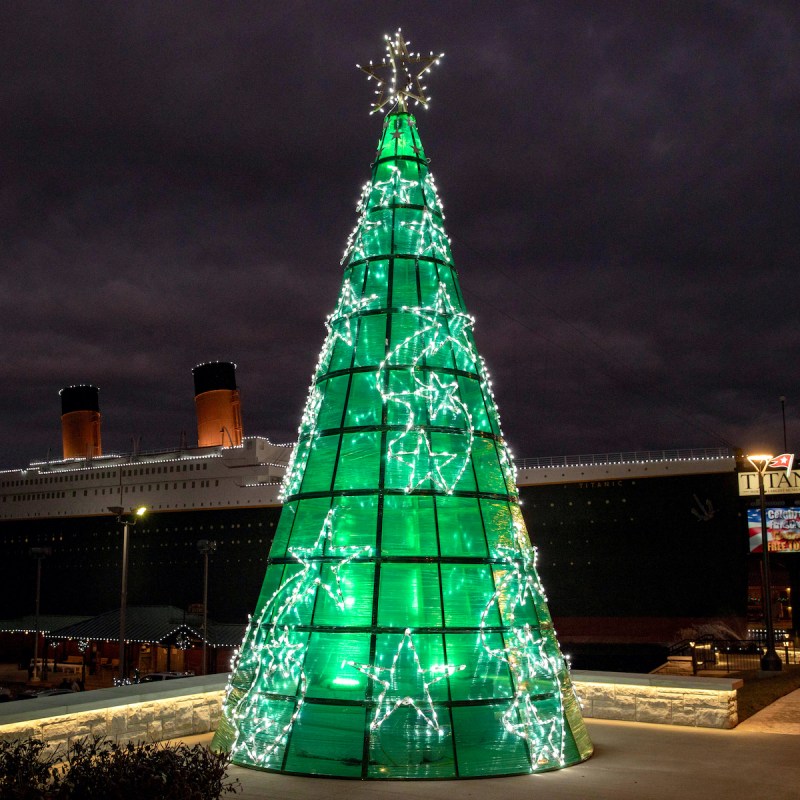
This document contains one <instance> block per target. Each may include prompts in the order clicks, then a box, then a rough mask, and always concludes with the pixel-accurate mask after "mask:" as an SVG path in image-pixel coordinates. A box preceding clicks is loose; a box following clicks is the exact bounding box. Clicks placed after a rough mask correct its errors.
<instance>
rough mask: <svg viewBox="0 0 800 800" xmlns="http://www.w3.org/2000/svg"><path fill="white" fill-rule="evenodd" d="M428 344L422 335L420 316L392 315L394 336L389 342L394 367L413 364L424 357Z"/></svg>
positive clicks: (409, 313) (411, 314)
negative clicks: (423, 353)
mask: <svg viewBox="0 0 800 800" xmlns="http://www.w3.org/2000/svg"><path fill="white" fill-rule="evenodd" d="M426 344H427V342H426V341H425V338H424V337H423V336H421V335H420V318H419V315H418V314H413V313H411V312H406V313H402V314H392V335H391V339H390V341H389V345H390V348H391V356H392V360H391V363H392V364H393V365H398V366H399V365H405V364H412V363H414V360H415V359H417V358H419V356H421V355H422V350H423V348H424V347H425V345H426Z"/></svg>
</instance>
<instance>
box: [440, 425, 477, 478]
mask: <svg viewBox="0 0 800 800" xmlns="http://www.w3.org/2000/svg"><path fill="white" fill-rule="evenodd" d="M470 440H472V446H473V447H474V446H475V442H477V441H478V440H477V439H475V438H474V437H471V436H469V434H467V433H432V434H431V449H432V450H433V452H434V453H436V454H441V455H437V456H436V466H437V468H438V471H439V473H440V474H441V476H442V480H443V481H444V484H445V485H446V486H447V487H448V489H455V490H457V491H462V492H474V491H475V476H474V475H473V474H472V468H471V467H470V464H469V450H468V449H467V446H468V445H469V443H470Z"/></svg>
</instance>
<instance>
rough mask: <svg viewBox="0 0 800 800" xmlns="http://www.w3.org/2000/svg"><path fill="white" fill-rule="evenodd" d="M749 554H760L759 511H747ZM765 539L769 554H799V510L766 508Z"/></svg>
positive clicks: (755, 509) (751, 509) (750, 509)
mask: <svg viewBox="0 0 800 800" xmlns="http://www.w3.org/2000/svg"><path fill="white" fill-rule="evenodd" d="M747 527H748V529H749V531H750V552H751V553H760V552H761V511H760V510H759V509H757V508H749V509H748V510H747ZM767 537H768V539H769V552H770V553H800V508H768V509H767Z"/></svg>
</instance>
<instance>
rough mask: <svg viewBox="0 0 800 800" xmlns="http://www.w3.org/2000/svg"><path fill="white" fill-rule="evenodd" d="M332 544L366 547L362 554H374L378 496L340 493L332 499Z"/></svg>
mask: <svg viewBox="0 0 800 800" xmlns="http://www.w3.org/2000/svg"><path fill="white" fill-rule="evenodd" d="M333 508H334V524H333V544H334V545H335V546H336V547H361V548H364V547H368V548H369V551H368V552H365V553H364V554H363V555H365V556H370V555H375V542H376V535H377V526H378V496H377V495H374V494H370V495H355V496H349V495H340V496H338V497H335V498H334V500H333Z"/></svg>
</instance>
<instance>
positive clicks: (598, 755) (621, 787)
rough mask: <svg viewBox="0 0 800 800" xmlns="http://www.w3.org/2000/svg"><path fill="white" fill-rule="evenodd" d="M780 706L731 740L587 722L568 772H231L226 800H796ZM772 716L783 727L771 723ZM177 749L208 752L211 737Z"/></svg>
mask: <svg viewBox="0 0 800 800" xmlns="http://www.w3.org/2000/svg"><path fill="white" fill-rule="evenodd" d="M783 700H785V701H787V702H786V703H784V704H782V709H781V708H778V709H775V708H774V706H776V705H778V704H777V703H776V704H773V706H770V707H769V708H768V709H764V711H761V712H759V713H758V714H756V715H755V716H753V717H752V718H751V720H747V721H746V722H745V723H742V725H740V726H739V727H738V728H735V729H734V730H732V731H721V730H710V729H707V728H681V727H677V726H672V725H647V724H642V723H635V722H612V721H605V720H593V719H589V720H587V721H586V724H587V726H588V728H589V734H590V736H591V737H592V741H593V742H594V745H595V753H594V755H593V756H592V758H590V759H589V760H588V761H586V762H585V763H583V764H578V765H577V766H574V767H569V768H567V769H563V770H558V771H556V772H547V773H542V774H539V775H526V776H521V777H514V778H485V779H480V780H468V781H467V780H465V781H406V782H403V781H386V782H382V781H365V782H361V781H350V780H331V779H327V778H300V777H294V776H290V775H277V774H274V773H270V772H260V771H258V770H250V769H242V768H241V767H231V768H230V770H229V775H230V777H232V778H238V779H239V780H240V781H241V784H242V787H243V790H244V791H243V793H242V794H237V795H231V797H234V796H235V797H238V798H242V800H256V798H270V800H273V799H274V798H280V800H328V799H329V798H331V799H332V800H338V798H346V800H423V799H427V798H431V799H432V800H453V797H454V796H456V797H457V798H458V800H472V798H474V799H475V800H535V799H536V798H546V800H710V798H718V797H720V798H722V797H724V798H726V800H738V798H742V799H743V800H751V799H752V798H754V797H766V798H769V800H800V739H797V738H795V736H792V735H776V734H777V733H780V734H787V733H794V734H796V735H800V690H798V691H796V692H793V693H792V694H791V695H788V696H787V697H786V698H783ZM779 703H780V701H779ZM765 712H770V713H769V714H766V713H765ZM762 715H765V716H762ZM779 716H781V717H783V716H788V717H791V718H790V719H788V720H787V722H780V723H778V721H777V718H778V717H779ZM770 718H771V719H770ZM748 723H749V724H748ZM779 724H780V725H781V726H783V727H782V729H781V730H780V731H778V730H777V728H776V727H774V726H777V725H779ZM787 724H788V726H789V727H788V728H787V727H786V725H787ZM768 726H773V727H768ZM790 728H791V729H790ZM765 730H768V732H764V731H765ZM184 741H188V742H204V743H208V742H210V741H211V734H206V735H204V736H197V737H191V738H190V739H185V740H184Z"/></svg>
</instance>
